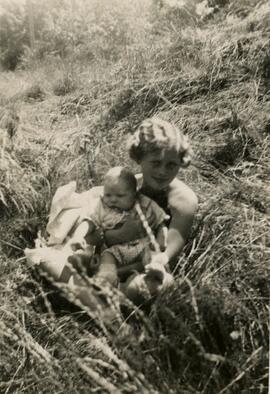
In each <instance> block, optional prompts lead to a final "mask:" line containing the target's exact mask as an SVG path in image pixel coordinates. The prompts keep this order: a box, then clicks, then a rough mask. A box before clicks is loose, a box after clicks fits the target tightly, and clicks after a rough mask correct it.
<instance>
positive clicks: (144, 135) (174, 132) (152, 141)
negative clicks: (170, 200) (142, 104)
mask: <svg viewBox="0 0 270 394" xmlns="http://www.w3.org/2000/svg"><path fill="white" fill-rule="evenodd" d="M128 148H129V154H130V157H131V158H132V159H133V160H135V161H136V162H137V163H138V164H140V166H141V171H142V173H143V182H144V185H145V186H148V187H151V188H152V189H155V190H163V189H165V188H166V187H168V185H169V184H170V183H171V182H172V180H173V179H174V178H175V177H176V175H177V173H178V171H179V168H180V167H187V166H188V165H189V163H190V160H191V148H190V146H189V143H188V140H187V137H186V136H184V135H183V134H182V133H181V132H180V130H179V129H177V128H176V127H175V126H173V125H172V124H171V123H169V122H166V121H164V120H161V119H159V118H151V119H146V120H145V121H144V122H142V124H141V125H140V126H139V128H138V129H137V131H136V132H135V134H134V135H133V136H132V137H131V139H130V141H129V146H128Z"/></svg>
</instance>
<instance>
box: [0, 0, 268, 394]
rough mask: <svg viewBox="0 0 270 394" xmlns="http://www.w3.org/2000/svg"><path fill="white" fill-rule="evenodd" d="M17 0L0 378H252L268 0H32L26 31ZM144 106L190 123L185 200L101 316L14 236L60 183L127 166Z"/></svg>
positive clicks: (1, 96) (5, 96)
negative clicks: (128, 305) (125, 311)
mask: <svg viewBox="0 0 270 394" xmlns="http://www.w3.org/2000/svg"><path fill="white" fill-rule="evenodd" d="M23 4H24V3H23V2H20V7H19V8H18V6H17V3H16V1H12V2H6V1H4V0H2V3H1V4H0V5H1V7H0V20H1V22H2V23H0V26H1V27H0V47H1V49H2V52H1V56H0V63H1V67H2V72H1V74H0V122H1V124H0V128H2V129H3V130H6V129H8V127H11V126H9V124H10V123H9V122H11V123H12V127H13V129H14V130H16V128H17V131H16V134H15V136H14V149H13V150H11V149H9V150H8V149H7V150H5V151H3V155H2V157H1V158H0V217H1V227H0V273H1V278H2V281H1V287H0V292H1V300H2V302H1V309H0V354H1V357H0V376H1V381H0V392H3V393H13V392H14V393H23V392H26V393H34V392H35V393H47V392H48V388H49V390H50V391H51V392H53V393H62V392H67V393H89V392H99V393H104V392H109V393H136V392H138V393H168V392H169V393H187V394H191V393H213V394H215V393H238V392H243V393H266V392H267V383H268V365H269V364H268V362H269V361H268V353H269V252H270V234H269V214H270V197H269V195H270V194H269V191H270V182H269V170H270V144H269V142H270V141H269V131H270V101H269V97H270V96H269V94H270V93H269V92H270V90H269V89H270V71H269V70H270V30H269V26H270V5H269V2H268V1H255V0H254V1H252V0H249V1H248V0H246V1H245V0H242V1H233V0H228V1H218V0H216V1H214V0H213V1H210V0H208V2H199V1H188V2H184V1H178V2H177V1H175V2H172V1H167V2H166V1H150V0H149V2H148V1H138V2H136V4H135V5H132V6H131V2H129V1H128V0H126V1H120V0H113V1H111V2H108V1H105V0H103V1H94V0H93V1H92V2H87V4H86V2H84V1H83V0H76V1H71V2H67V1H65V0H63V1H57V2H50V1H48V2H47V3H46V4H47V6H46V7H45V6H44V9H43V8H42V7H38V6H37V3H36V2H35V1H34V0H33V1H32V6H33V7H36V11H38V12H39V14H38V13H37V12H36V13H34V15H38V18H39V19H35V20H34V28H35V47H34V48H33V47H32V49H30V48H29V42H30V41H29V34H27V32H28V30H27V29H28V19H27V12H26V9H25V8H24V6H23ZM109 4H110V5H109ZM1 18H2V19H1ZM3 21H4V22H5V24H3ZM37 21H39V23H38V22H37ZM22 32H24V34H22ZM6 33H8V34H6ZM5 34H6V35H5ZM8 36H9V37H13V38H14V37H16V40H15V38H14V39H12V40H10V41H8V40H7V37H8ZM18 54H19V56H18ZM153 114H156V115H158V116H160V117H162V118H164V119H166V120H170V121H173V122H174V123H176V124H177V125H178V126H179V127H180V128H181V129H182V130H184V132H185V133H186V134H188V135H189V137H190V139H191V141H192V145H193V149H194V161H193V163H192V165H191V166H190V167H189V168H188V169H186V170H183V171H181V172H180V173H179V178H180V179H182V180H184V181H185V182H186V183H187V184H188V185H189V186H190V187H191V188H193V189H194V191H195V192H196V193H197V195H198V197H199V211H198V214H197V217H196V221H195V223H194V228H193V231H192V234H191V236H190V239H189V240H188V243H187V245H186V247H185V249H184V251H183V253H182V254H181V256H180V258H179V261H178V263H177V265H176V267H175V272H174V273H175V277H176V283H175V285H174V287H173V288H171V289H170V290H169V291H167V292H166V293H165V294H162V295H161V296H160V298H159V299H158V300H157V302H156V304H155V306H154V308H153V310H152V311H151V314H150V315H149V316H146V315H144V314H143V313H140V311H134V322H133V323H132V324H130V325H126V324H122V323H121V320H120V319H119V316H118V315H117V314H116V316H115V319H114V320H113V321H112V320H110V319H111V315H110V316H109V317H108V319H106V318H105V319H104V320H103V321H101V320H100V319H99V316H98V314H96V313H93V311H90V310H86V309H85V308H83V309H80V308H76V307H75V306H72V303H71V304H68V303H67V302H64V299H65V298H64V297H63V294H65V290H64V289H60V288H58V287H59V286H58V287H57V284H54V285H52V284H50V283H49V282H48V280H47V279H48V278H47V279H46V278H44V277H43V276H42V275H41V273H39V272H37V271H36V270H30V269H29V268H27V267H26V265H25V261H24V256H23V250H24V248H25V247H31V246H33V245H34V239H35V238H36V236H37V232H38V230H41V231H43V230H44V228H45V225H46V221H47V217H48V213H49V208H50V202H51V199H52V196H53V194H54V192H55V190H56V188H57V187H58V186H60V185H63V184H65V183H67V182H68V181H70V180H76V181H77V186H78V191H82V190H86V189H88V188H89V187H91V186H93V185H98V184H100V183H101V181H102V176H103V174H104V173H105V171H106V170H107V169H108V168H109V167H111V166H113V165H122V164H123V163H126V164H127V165H129V166H131V167H132V169H133V170H134V171H136V170H137V169H136V168H135V166H134V163H131V162H130V160H129V159H128V157H127V153H126V150H125V139H126V137H127V136H128V135H129V133H130V132H132V131H133V130H134V129H135V128H136V126H137V125H138V123H139V122H140V121H141V120H142V119H144V118H145V117H147V116H151V115H153ZM10 119H11V120H10ZM0 137H1V136H0ZM55 293H57V295H55ZM60 293H61V294H62V296H61V295H60ZM105 295H106V297H107V302H108V304H109V305H111V310H112V313H113V310H114V308H113V305H114V303H115V302H117V295H115V294H109V293H108V292H107V293H106V294H105ZM66 296H67V297H69V295H68V294H66ZM71 301H72V300H71Z"/></svg>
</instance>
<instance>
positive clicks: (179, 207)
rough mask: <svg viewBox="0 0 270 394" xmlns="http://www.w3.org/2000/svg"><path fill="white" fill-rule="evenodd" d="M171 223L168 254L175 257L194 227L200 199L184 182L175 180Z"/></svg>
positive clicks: (171, 196)
mask: <svg viewBox="0 0 270 394" xmlns="http://www.w3.org/2000/svg"><path fill="white" fill-rule="evenodd" d="M169 205H170V209H171V215H172V219H171V223H170V226H169V230H168V244H167V249H166V254H167V256H168V258H169V260H171V259H173V258H174V257H176V256H177V255H179V253H180V252H181V250H182V249H183V247H184V245H185V243H186V241H187V238H188V236H189V233H190V231H191V228H192V223H193V220H194V216H195V213H196V211H197V207H198V199H197V196H196V195H195V193H194V192H193V191H192V190H191V189H190V188H189V187H188V186H186V185H185V184H184V183H183V182H181V181H179V180H175V182H174V183H173V184H172V189H171V191H170V194H169Z"/></svg>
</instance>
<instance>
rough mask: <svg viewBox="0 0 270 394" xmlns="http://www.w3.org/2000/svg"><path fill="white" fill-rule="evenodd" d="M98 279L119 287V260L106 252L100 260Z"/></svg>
mask: <svg viewBox="0 0 270 394" xmlns="http://www.w3.org/2000/svg"><path fill="white" fill-rule="evenodd" d="M96 278H99V279H102V280H106V281H108V282H109V283H110V284H111V285H112V286H117V284H118V275H117V260H116V259H115V257H114V256H113V255H112V254H111V253H108V252H104V253H103V254H102V255H101V258H100V265H99V270H98V273H97V275H96Z"/></svg>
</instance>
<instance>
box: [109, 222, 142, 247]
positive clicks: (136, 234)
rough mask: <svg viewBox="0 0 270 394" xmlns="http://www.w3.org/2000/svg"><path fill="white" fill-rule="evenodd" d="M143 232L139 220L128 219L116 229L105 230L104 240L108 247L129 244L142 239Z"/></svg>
mask: <svg viewBox="0 0 270 394" xmlns="http://www.w3.org/2000/svg"><path fill="white" fill-rule="evenodd" d="M144 236H145V230H144V228H143V226H142V223H141V221H140V220H139V219H134V218H129V219H127V220H126V221H125V223H123V225H122V226H121V227H119V228H117V229H112V230H106V231H105V233H104V238H105V241H106V244H107V245H108V246H112V245H116V244H122V243H126V242H131V241H134V240H136V239H140V238H143V237H144Z"/></svg>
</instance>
